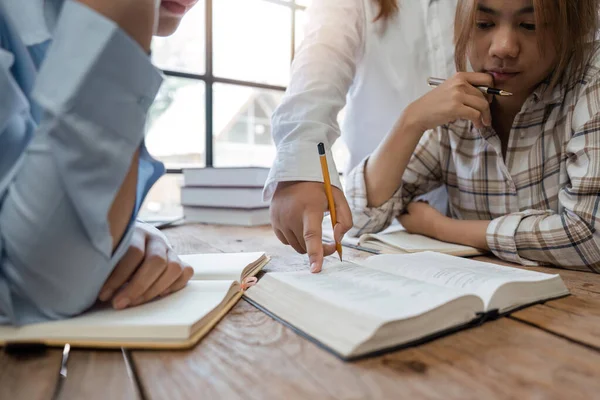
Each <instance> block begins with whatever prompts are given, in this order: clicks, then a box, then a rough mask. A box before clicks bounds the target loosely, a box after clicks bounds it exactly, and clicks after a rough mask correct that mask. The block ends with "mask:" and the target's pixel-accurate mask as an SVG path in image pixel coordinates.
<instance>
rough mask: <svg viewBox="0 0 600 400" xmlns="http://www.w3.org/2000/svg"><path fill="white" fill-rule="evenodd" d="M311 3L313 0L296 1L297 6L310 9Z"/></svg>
mask: <svg viewBox="0 0 600 400" xmlns="http://www.w3.org/2000/svg"><path fill="white" fill-rule="evenodd" d="M310 3H312V0H296V4H298V5H299V6H305V7H308V6H310Z"/></svg>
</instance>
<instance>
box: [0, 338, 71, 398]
mask: <svg viewBox="0 0 600 400" xmlns="http://www.w3.org/2000/svg"><path fill="white" fill-rule="evenodd" d="M61 359H62V352H61V351H60V350H55V349H53V350H48V351H46V352H45V353H43V354H38V355H31V354H30V355H21V356H19V357H16V356H12V355H8V354H6V353H5V352H4V351H2V352H0V399H6V400H9V399H10V400H21V399H22V400H42V399H51V398H52V396H53V394H54V391H55V389H56V385H57V384H58V377H59V371H60V363H61Z"/></svg>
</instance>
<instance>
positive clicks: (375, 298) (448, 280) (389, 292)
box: [245, 252, 569, 360]
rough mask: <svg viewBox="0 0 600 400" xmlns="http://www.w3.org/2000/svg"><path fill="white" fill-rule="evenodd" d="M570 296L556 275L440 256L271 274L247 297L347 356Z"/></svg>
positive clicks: (388, 257)
mask: <svg viewBox="0 0 600 400" xmlns="http://www.w3.org/2000/svg"><path fill="white" fill-rule="evenodd" d="M567 294H569V291H568V289H567V288H566V287H565V285H564V283H563V281H562V279H561V278H560V276H559V275H549V274H543V273H539V272H534V271H527V270H522V269H517V268H509V267H504V266H499V265H496V264H490V263H484V262H479V261H474V260H470V259H464V258H459V257H454V256H449V255H445V254H440V253H434V252H422V253H416V254H404V255H376V256H372V257H370V258H368V259H367V260H365V261H363V262H362V263H361V265H358V264H354V263H351V262H343V263H340V262H337V263H334V264H328V265H325V266H324V268H323V271H322V272H321V273H319V274H311V273H310V272H308V271H300V272H275V273H268V274H265V275H264V276H263V277H262V278H261V280H260V282H259V284H258V285H256V286H254V287H252V288H250V289H249V290H248V291H247V292H246V293H245V296H246V298H248V300H249V301H250V302H252V303H253V304H255V305H256V306H257V307H259V308H260V309H262V310H264V311H265V312H267V313H268V314H270V315H271V316H273V317H274V318H275V319H278V320H280V321H282V322H283V323H285V324H287V325H288V326H289V327H291V328H292V329H294V330H295V331H296V332H298V333H300V334H302V335H304V336H307V337H308V338H309V339H311V340H313V341H314V342H316V343H317V344H319V345H320V346H322V347H324V348H326V349H327V350H329V351H331V352H333V353H334V354H336V355H337V356H339V357H340V358H342V359H346V360H350V359H355V358H360V357H365V356H371V355H376V354H381V353H383V352H385V351H390V350H392V349H397V348H400V347H404V346H409V345H414V344H418V343H421V342H425V341H427V340H431V339H433V338H436V337H438V336H441V335H443V334H447V333H449V332H452V331H455V330H458V329H462V328H465V327H468V326H470V325H473V324H479V323H482V322H483V321H485V320H486V319H489V318H494V317H496V316H498V314H504V313H507V312H510V311H512V310H515V309H517V308H520V307H523V306H526V305H530V304H534V303H538V302H541V301H544V300H547V299H552V298H557V297H561V296H565V295H567Z"/></svg>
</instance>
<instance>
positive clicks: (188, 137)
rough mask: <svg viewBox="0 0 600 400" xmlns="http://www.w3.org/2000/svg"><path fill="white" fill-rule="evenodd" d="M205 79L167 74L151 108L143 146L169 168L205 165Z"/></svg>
mask: <svg viewBox="0 0 600 400" xmlns="http://www.w3.org/2000/svg"><path fill="white" fill-rule="evenodd" d="M204 103H205V97H204V82H203V81H198V80H194V79H184V78H174V77H168V78H167V79H165V81H164V82H163V85H162V87H161V89H160V91H159V93H158V96H157V97H156V100H155V101H154V104H153V105H152V108H151V109H150V114H149V116H148V133H147V136H146V146H147V147H148V151H149V152H150V154H152V155H153V156H155V157H156V158H158V159H159V160H161V161H163V162H164V163H165V164H166V166H167V167H168V168H181V167H183V166H189V165H194V166H204V164H205V158H204V153H205V152H204V150H205V139H204V138H205V135H204V131H205V128H206V121H205V116H206V109H205V107H204Z"/></svg>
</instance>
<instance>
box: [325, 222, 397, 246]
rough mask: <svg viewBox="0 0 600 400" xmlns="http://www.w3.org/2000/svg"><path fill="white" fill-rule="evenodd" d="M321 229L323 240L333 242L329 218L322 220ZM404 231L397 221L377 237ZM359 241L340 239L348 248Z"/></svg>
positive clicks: (346, 236) (355, 239)
mask: <svg viewBox="0 0 600 400" xmlns="http://www.w3.org/2000/svg"><path fill="white" fill-rule="evenodd" d="M321 229H322V236H323V240H325V241H328V242H333V241H334V238H333V227H332V226H331V216H326V217H325V218H323V224H322V226H321ZM404 230H405V229H404V227H403V226H402V225H400V223H399V222H398V221H397V220H394V222H392V224H391V225H390V226H389V227H387V228H386V229H384V230H383V231H381V232H379V235H384V234H388V233H393V232H398V231H404ZM359 239H360V238H357V237H352V236H348V235H345V236H344V237H343V239H342V244H343V245H346V246H348V245H349V246H358V245H359Z"/></svg>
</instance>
